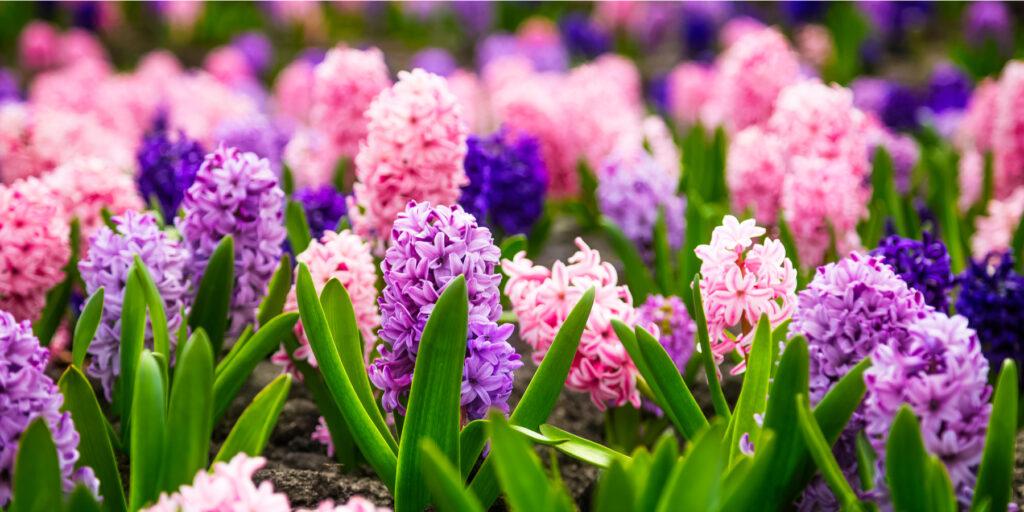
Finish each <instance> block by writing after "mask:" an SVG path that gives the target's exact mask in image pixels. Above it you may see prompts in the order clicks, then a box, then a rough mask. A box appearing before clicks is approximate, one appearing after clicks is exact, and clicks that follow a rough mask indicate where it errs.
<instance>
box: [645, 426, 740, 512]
mask: <svg viewBox="0 0 1024 512" xmlns="http://www.w3.org/2000/svg"><path fill="white" fill-rule="evenodd" d="M724 438H725V421H724V420H716V421H715V422H714V423H712V424H711V426H710V427H709V428H707V429H705V430H703V431H701V433H699V434H698V435H697V436H696V437H695V438H694V439H693V441H692V442H691V443H690V444H689V446H688V447H687V451H686V455H685V457H684V458H683V459H682V460H680V461H679V462H678V463H677V464H676V466H675V469H674V470H673V471H672V474H671V476H669V478H668V484H666V485H665V489H666V492H665V494H663V495H662V496H661V501H659V502H658V511H659V512H670V511H673V510H717V509H718V508H719V507H718V506H719V503H720V501H721V500H722V481H723V479H722V475H723V473H724V472H725V468H726V466H727V465H728V462H729V461H728V459H727V453H728V450H726V449H724V447H723V443H724V442H725V441H724Z"/></svg>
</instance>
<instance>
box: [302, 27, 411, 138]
mask: <svg viewBox="0 0 1024 512" xmlns="http://www.w3.org/2000/svg"><path fill="white" fill-rule="evenodd" d="M390 86H391V79H390V78H389V77H388V67H387V64H385V63H384V54H383V53H381V51H380V50H378V49H376V48H370V49H367V50H358V49H355V48H346V47H344V46H338V47H336V48H332V49H331V50H329V51H328V52H327V55H326V56H325V57H324V59H323V61H322V62H320V63H319V64H317V65H316V69H315V70H314V79H313V102H312V106H311V108H310V125H311V126H312V127H313V128H315V129H316V130H318V131H320V132H321V133H323V134H324V135H325V136H327V138H328V140H329V144H330V147H331V152H332V153H333V154H335V155H338V156H344V157H347V158H353V157H355V156H356V153H357V152H358V151H359V145H360V142H361V141H364V140H366V138H367V130H368V124H372V118H367V117H366V116H365V114H366V112H367V109H369V108H370V104H371V102H372V101H374V98H376V97H377V95H378V94H379V93H380V92H381V91H383V90H385V89H387V88H388V87H390ZM368 119H370V120H369V123H368Z"/></svg>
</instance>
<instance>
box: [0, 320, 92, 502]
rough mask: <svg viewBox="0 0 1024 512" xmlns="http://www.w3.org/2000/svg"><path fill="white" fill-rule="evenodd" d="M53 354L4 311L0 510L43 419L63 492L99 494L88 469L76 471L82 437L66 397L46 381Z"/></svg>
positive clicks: (1, 331)
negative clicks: (30, 431) (26, 437)
mask: <svg viewBox="0 0 1024 512" xmlns="http://www.w3.org/2000/svg"><path fill="white" fill-rule="evenodd" d="M49 359H50V352H49V351H48V350H46V349H45V348H43V347H41V346H39V339H38V338H36V336H35V335H34V334H32V325H31V324H30V323H29V322H28V321H23V322H20V323H19V322H18V321H17V320H15V319H14V317H13V316H12V315H11V314H10V313H8V312H6V311H0V418H2V419H3V420H2V421H0V507H6V506H7V504H8V502H9V501H10V499H11V483H12V480H13V477H14V458H15V454H16V452H17V449H18V442H19V441H20V440H21V435H22V433H23V432H24V431H25V429H26V428H28V425H29V423H31V422H32V421H33V420H35V419H37V418H43V420H44V421H46V426H47V427H49V429H50V435H51V436H53V442H54V444H56V446H57V457H58V459H59V462H60V469H61V475H62V477H63V481H64V490H65V491H70V490H71V489H72V488H73V487H74V486H75V485H77V484H84V485H85V486H86V487H88V488H90V489H91V490H92V491H93V493H94V494H95V493H96V492H97V491H98V489H99V482H98V481H97V480H96V476H95V475H94V474H93V472H92V469H91V468H89V467H87V466H86V467H82V468H81V469H77V470H76V469H75V462H76V461H78V441H79V438H78V432H77V431H75V425H74V423H73V421H72V419H71V413H68V412H62V411H61V410H60V408H61V405H62V404H63V403H64V395H62V394H61V393H60V391H59V390H58V389H57V385H56V384H54V383H53V380H52V379H51V378H50V377H49V376H48V375H46V364H47V363H48V362H49Z"/></svg>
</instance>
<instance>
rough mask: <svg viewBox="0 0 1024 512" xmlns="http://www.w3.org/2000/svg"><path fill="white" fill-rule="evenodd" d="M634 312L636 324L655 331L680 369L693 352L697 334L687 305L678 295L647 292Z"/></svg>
mask: <svg viewBox="0 0 1024 512" xmlns="http://www.w3.org/2000/svg"><path fill="white" fill-rule="evenodd" d="M636 312H637V322H636V323H637V325H639V326H642V327H644V328H645V329H647V330H649V331H650V332H651V333H653V334H655V335H656V336H657V337H658V342H660V343H661V346H663V347H665V351H666V352H668V356H669V358H671V359H672V362H673V363H675V365H676V368H679V371H680V372H681V371H683V370H684V369H685V368H686V363H687V362H689V361H690V356H692V355H693V349H694V341H693V340H694V334H696V333H697V324H696V323H695V322H694V321H693V319H692V318H690V313H689V312H688V311H687V310H686V304H683V301H682V300H680V299H679V297H675V296H669V297H664V296H661V295H650V296H648V297H647V300H645V301H644V303H643V304H641V305H640V307H638V308H636Z"/></svg>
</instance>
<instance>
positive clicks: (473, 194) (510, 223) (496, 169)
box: [459, 130, 548, 235]
mask: <svg viewBox="0 0 1024 512" xmlns="http://www.w3.org/2000/svg"><path fill="white" fill-rule="evenodd" d="M466 145H467V146H468V148H469V150H468V153H466V161H465V168H466V176H467V177H468V178H469V184H467V185H466V186H464V187H462V195H461V197H459V204H460V205H462V207H463V208H465V209H466V211H467V212H469V213H470V214H472V215H473V216H474V217H476V218H477V220H479V221H480V222H483V223H486V224H488V225H490V226H493V227H496V228H498V229H500V230H501V231H502V232H504V233H506V234H510V235H513V234H519V233H526V232H528V231H529V230H530V228H531V227H533V223H534V222H536V221H537V219H538V218H540V216H541V214H542V213H544V197H545V195H546V193H547V182H548V175H547V168H546V167H545V166H544V162H543V161H542V160H541V158H540V145H539V144H538V142H537V139H536V138H534V137H531V136H529V135H527V134H520V135H518V136H515V135H513V134H511V133H509V132H508V131H505V130H502V131H498V132H497V133H495V134H493V135H491V136H489V137H479V136H476V135H471V136H470V137H469V139H468V140H467V141H466Z"/></svg>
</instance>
